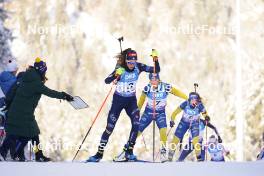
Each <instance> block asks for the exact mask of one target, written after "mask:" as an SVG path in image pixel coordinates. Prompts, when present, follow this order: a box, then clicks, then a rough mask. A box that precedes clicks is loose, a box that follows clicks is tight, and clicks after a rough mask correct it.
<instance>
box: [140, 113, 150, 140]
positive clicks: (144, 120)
mask: <svg viewBox="0 0 264 176" xmlns="http://www.w3.org/2000/svg"><path fill="white" fill-rule="evenodd" d="M151 122H152V115H151V114H150V112H149V111H148V110H147V109H146V110H145V111H144V113H143V115H142V116H141V118H140V121H139V129H138V136H140V135H141V134H142V132H143V131H144V130H145V129H146V128H147V127H148V126H149V124H150V123H151Z"/></svg>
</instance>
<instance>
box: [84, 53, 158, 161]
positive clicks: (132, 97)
mask: <svg viewBox="0 0 264 176" xmlns="http://www.w3.org/2000/svg"><path fill="white" fill-rule="evenodd" d="M118 57H119V59H120V61H121V65H120V67H119V68H117V69H115V70H114V71H113V72H112V73H111V74H110V75H109V76H108V77H107V78H106V79H105V83H106V84H110V83H111V82H113V81H114V83H116V84H117V87H116V90H115V93H114V95H113V100H112V106H111V109H110V111H109V114H108V117H107V126H106V129H105V131H104V132H103V135H102V137H101V141H100V145H99V146H98V151H97V153H96V154H95V155H94V156H91V157H89V159H88V160H87V162H99V161H100V160H101V159H102V158H103V154H104V148H105V146H106V144H107V142H108V139H109V137H110V135H111V134H112V132H113V130H114V128H115V125H116V122H117V120H118V118H119V115H120V113H121V111H122V110H123V109H125V110H126V113H127V115H128V116H129V118H130V120H131V124H132V129H131V131H130V135H129V140H128V143H127V144H126V145H125V150H126V152H125V158H126V160H128V161H131V160H132V161H135V160H136V156H135V155H134V154H133V148H134V145H135V142H136V138H137V134H138V127H139V117H140V114H139V110H138V106H137V98H136V83H137V81H138V78H139V75H140V73H141V72H148V73H153V72H154V67H151V66H147V65H145V64H142V63H138V62H137V53H136V51H134V50H132V49H130V48H128V49H126V50H124V51H123V52H122V53H121V55H120V56H118ZM153 60H154V62H155V70H156V71H157V72H159V71H160V66H159V62H158V57H154V58H153Z"/></svg>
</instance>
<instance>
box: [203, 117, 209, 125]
mask: <svg viewBox="0 0 264 176" xmlns="http://www.w3.org/2000/svg"><path fill="white" fill-rule="evenodd" d="M204 120H205V122H206V123H207V124H208V123H209V122H210V117H209V116H205V118H204Z"/></svg>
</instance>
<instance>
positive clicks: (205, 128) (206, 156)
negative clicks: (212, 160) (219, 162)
mask: <svg viewBox="0 0 264 176" xmlns="http://www.w3.org/2000/svg"><path fill="white" fill-rule="evenodd" d="M207 123H208V122H207V121H205V145H207V125H208V124H207ZM205 161H207V147H206V148H205Z"/></svg>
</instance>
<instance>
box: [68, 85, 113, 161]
mask: <svg viewBox="0 0 264 176" xmlns="http://www.w3.org/2000/svg"><path fill="white" fill-rule="evenodd" d="M113 87H114V84H112V86H111V89H110V90H109V92H108V94H107V96H106V97H105V99H104V101H103V103H102V105H101V106H100V108H99V110H98V112H97V114H96V116H95V118H94V120H93V122H92V125H91V126H90V128H89V130H88V131H87V133H86V135H85V137H84V138H83V140H82V143H81V145H80V146H79V148H78V150H77V152H76V154H75V155H74V157H73V159H72V162H73V161H74V160H75V158H76V156H77V155H78V153H79V151H80V149H81V148H82V145H83V143H84V141H85V140H86V138H87V136H88V135H89V133H90V131H91V129H92V127H93V125H94V123H95V121H96V119H97V118H98V116H99V114H100V112H101V111H102V109H103V107H104V105H105V103H106V101H107V99H108V97H109V95H110V94H111V92H112V90H113Z"/></svg>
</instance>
